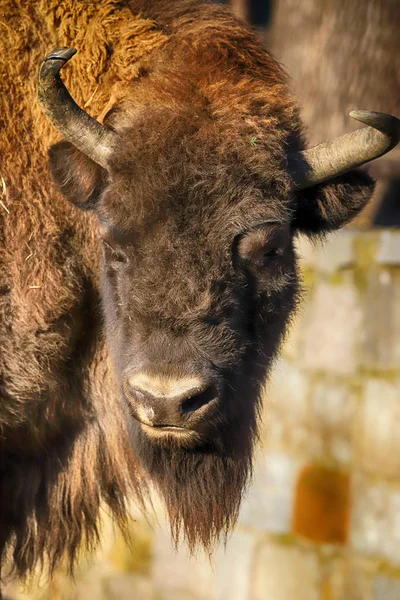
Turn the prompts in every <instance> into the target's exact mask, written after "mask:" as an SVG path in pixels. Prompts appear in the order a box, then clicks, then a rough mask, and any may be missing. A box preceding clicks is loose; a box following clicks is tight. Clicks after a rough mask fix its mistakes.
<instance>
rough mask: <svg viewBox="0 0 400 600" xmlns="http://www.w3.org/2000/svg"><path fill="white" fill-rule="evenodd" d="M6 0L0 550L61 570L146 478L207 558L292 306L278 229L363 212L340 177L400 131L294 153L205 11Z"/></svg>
mask: <svg viewBox="0 0 400 600" xmlns="http://www.w3.org/2000/svg"><path fill="white" fill-rule="evenodd" d="M1 7H2V11H3V13H6V14H7V19H1V23H0V27H1V28H2V29H1V32H2V43H3V45H4V49H3V51H2V52H1V54H0V56H1V59H0V65H1V67H0V68H1V70H0V76H1V81H2V86H3V90H6V91H7V92H6V94H4V93H3V94H2V106H1V113H0V114H1V116H0V119H1V125H2V135H1V139H0V144H1V157H2V162H1V173H0V175H1V182H2V198H1V205H0V206H1V209H0V277H1V279H0V331H1V348H0V398H1V403H0V478H1V486H0V507H1V515H0V554H1V555H2V557H3V558H4V557H5V556H10V557H11V562H12V566H13V568H14V571H15V573H16V574H17V575H19V576H24V575H26V574H27V573H29V572H30V571H31V570H32V569H33V568H34V567H35V566H36V565H37V564H42V563H43V560H45V561H46V563H47V564H48V565H49V568H50V570H52V569H53V568H54V567H55V566H56V565H57V563H58V562H59V561H60V559H61V558H62V557H64V556H65V557H66V558H67V559H68V561H69V564H70V567H71V568H72V567H73V564H74V562H75V560H76V553H77V549H78V547H79V546H80V544H86V546H87V547H89V548H92V547H93V546H94V545H95V544H96V542H97V540H98V535H99V534H98V518H99V510H100V506H101V505H102V504H104V505H106V506H107V507H108V509H109V510H110V512H111V513H112V515H113V516H114V518H115V520H116V521H117V522H118V523H119V524H120V525H121V526H122V527H123V526H124V523H125V522H126V519H127V503H128V502H129V501H130V500H131V499H135V500H136V501H137V502H139V503H140V504H142V505H143V506H144V503H145V502H146V497H147V495H148V490H149V488H150V487H151V486H154V487H155V488H156V489H157V490H158V492H159V494H160V495H161V497H162V498H163V500H164V502H165V505H166V508H167V511H168V515H169V519H170V523H171V531H172V534H173V536H174V538H175V540H177V539H178V538H180V537H181V536H183V537H184V538H186V540H187V542H188V544H189V546H190V547H191V548H194V547H195V546H196V545H197V544H200V545H203V546H204V547H206V548H208V549H209V548H211V547H212V545H213V543H214V542H215V541H216V540H217V539H218V538H219V537H220V536H221V535H222V536H223V535H225V534H226V533H227V531H228V530H229V529H230V528H231V527H232V525H233V524H234V522H235V519H236V517H237V514H238V509H239V505H240V500H241V497H242V495H243V491H244V490H245V488H246V484H247V483H248V481H249V476H250V474H251V465H252V452H253V447H254V443H255V440H256V439H257V422H258V411H259V403H260V390H261V387H262V384H263V383H264V381H265V378H266V376H267V375H268V372H269V370H270V368H271V364H272V362H273V359H274V357H275V356H276V354H277V352H278V349H279V345H280V343H281V341H282V339H283V336H284V334H285V330H286V327H287V325H288V323H289V321H290V318H291V315H292V314H293V311H294V310H295V308H296V305H297V303H298V300H299V294H300V284H299V274H298V266H297V259H296V253H295V250H294V240H295V238H296V236H297V235H298V234H299V233H305V234H307V235H309V236H311V237H320V236H322V235H323V234H325V233H326V232H329V231H331V230H334V229H337V228H339V227H341V226H342V225H344V224H345V223H347V222H348V221H349V220H350V219H351V218H352V217H353V216H354V215H356V214H357V213H358V211H359V210H360V209H361V208H362V207H363V206H364V205H365V203H366V202H367V201H368V199H369V198H370V196H371V193H372V190H373V183H372V181H371V179H370V178H369V176H368V175H366V174H365V173H363V172H362V171H359V170H354V169H353V167H357V166H359V165H361V164H363V163H364V162H366V161H368V160H370V159H372V158H374V157H376V156H378V155H380V154H383V153H384V152H386V151H387V150H389V149H390V148H391V147H393V145H395V144H396V143H397V141H398V138H399V122H398V121H397V120H396V119H395V118H392V117H390V116H387V115H382V114H378V113H371V112H366V111H358V112H355V113H354V117H355V118H356V119H358V120H359V121H361V122H362V123H365V124H367V125H368V126H367V127H365V128H361V129H360V130H358V131H356V132H354V133H353V134H350V135H348V136H346V137H343V138H339V139H335V140H332V141H330V142H327V143H324V144H321V145H320V146H319V147H315V148H311V149H308V150H305V149H304V148H305V138H304V135H303V133H302V124H301V121H300V118H299V111H298V107H297V104H296V101H295V99H294V98H293V96H292V94H291V92H290V90H289V86H288V82H287V79H286V76H285V74H284V72H283V71H282V69H281V67H280V66H279V65H278V64H277V63H276V62H275V60H274V59H273V58H272V57H271V56H270V55H269V54H268V53H267V52H266V51H265V50H264V48H263V46H262V44H261V42H260V41H259V40H258V39H257V37H256V36H255V35H254V34H253V33H252V31H251V30H250V29H248V28H247V27H246V26H245V25H244V24H242V23H240V21H238V20H237V19H235V18H234V17H233V16H232V15H231V14H230V12H229V11H228V10H227V9H226V8H224V7H221V6H216V5H213V4H211V3H208V2H201V1H199V0H174V1H172V0H157V1H155V0H154V1H145V0H143V1H136V0H131V1H128V2H126V1H125V0H124V1H119V0H97V1H95V2H86V1H84V0H65V1H64V2H62V3H59V2H56V1H54V0H50V1H49V0H35V1H33V0H28V1H26V0H2V2H1ZM72 46H76V47H77V48H79V50H80V51H79V53H78V54H77V57H76V58H74V60H73V61H72V63H71V66H67V67H65V64H66V63H67V62H68V61H69V60H70V59H71V57H72V56H73V54H74V50H72V49H71V47H72ZM54 47H57V49H56V50H53V51H51V52H50V53H49V51H50V50H51V49H52V48H54ZM44 56H47V58H46V59H45V60H44V61H43V62H42V64H41V67H40V72H39V79H38V90H37V91H38V96H39V100H40V103H41V105H42V107H43V108H44V113H42V112H41V108H40V106H39V103H38V102H37V101H36V89H35V87H36V72H37V67H38V65H39V63H40V62H41V60H42V58H43V57H44ZM61 69H63V78H64V80H65V82H66V85H64V83H63V81H62V80H61V78H60V75H59V71H60V70H61ZM67 87H68V88H69V89H70V90H71V92H72V93H73V95H74V97H75V100H76V101H75V100H73V99H72V97H71V96H70V94H69V92H68V91H67ZM80 106H81V107H82V108H80ZM89 113H90V114H89ZM90 115H93V116H90ZM94 116H96V117H97V119H95V118H94ZM52 124H53V125H55V128H54V127H53V125H52ZM56 130H58V133H57V131H56ZM60 134H62V136H63V138H64V139H62V140H61V141H60ZM57 140H58V141H57ZM47 154H48V157H47Z"/></svg>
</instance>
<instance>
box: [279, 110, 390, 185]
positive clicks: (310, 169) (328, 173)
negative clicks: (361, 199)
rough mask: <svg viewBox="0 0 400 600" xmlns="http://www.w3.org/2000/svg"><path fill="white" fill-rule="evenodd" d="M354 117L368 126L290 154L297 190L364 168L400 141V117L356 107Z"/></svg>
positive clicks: (289, 159)
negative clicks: (354, 169) (356, 168)
mask: <svg viewBox="0 0 400 600" xmlns="http://www.w3.org/2000/svg"><path fill="white" fill-rule="evenodd" d="M350 116H351V117H353V119H356V120H357V121H360V122H361V123H365V125H368V127H364V128H363V129H358V130H357V131H353V132H352V133H346V134H345V135H342V136H340V137H338V138H335V139H334V140H331V141H330V142H324V143H322V144H319V145H318V146H314V148H310V149H308V150H303V151H302V152H294V153H293V154H291V155H289V158H288V168H289V172H290V174H291V176H292V179H293V181H294V187H295V189H296V190H303V189H305V188H309V187H312V186H313V185H316V184H317V183H321V182H323V181H326V180H328V179H332V178H333V177H337V176H338V175H341V174H342V173H345V172H346V171H349V170H350V169H353V168H355V167H360V166H361V165H363V164H364V163H366V162H369V161H370V160H373V159H374V158H378V157H379V156H382V155H383V154H386V152H389V150H391V149H392V148H394V147H395V146H396V145H397V144H398V142H399V140H400V119H398V118H397V117H393V116H392V115H387V114H385V113H379V112H374V111H370V110H353V111H351V113H350Z"/></svg>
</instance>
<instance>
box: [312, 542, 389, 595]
mask: <svg viewBox="0 0 400 600" xmlns="http://www.w3.org/2000/svg"><path fill="white" fill-rule="evenodd" d="M342 565H343V573H342V581H341V582H339V581H338V582H337V583H338V585H337V586H334V587H333V588H331V589H330V590H329V592H330V594H331V595H329V594H326V596H322V598H323V600H325V598H326V599H327V600H367V599H368V600H371V599H372V588H371V585H372V577H373V574H374V573H375V572H376V569H377V566H376V563H375V562H373V561H369V560H367V559H365V558H361V557H359V556H357V555H352V554H351V553H350V552H346V554H345V562H344V561H343V563H342ZM382 600H384V599H383V598H382Z"/></svg>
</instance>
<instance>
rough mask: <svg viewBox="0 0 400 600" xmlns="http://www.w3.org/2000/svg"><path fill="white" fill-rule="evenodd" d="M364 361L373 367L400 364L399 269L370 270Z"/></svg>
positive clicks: (392, 367)
mask: <svg viewBox="0 0 400 600" xmlns="http://www.w3.org/2000/svg"><path fill="white" fill-rule="evenodd" d="M364 313H365V319H364V324H363V327H362V330H363V352H362V361H363V364H364V366H365V367H368V368H372V369H398V368H399V366H400V270H398V271H394V270H393V269H392V270H389V269H380V270H379V269H371V271H370V272H369V273H368V280H367V292H366V299H365V308H364Z"/></svg>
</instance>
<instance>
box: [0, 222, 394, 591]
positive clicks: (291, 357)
mask: <svg viewBox="0 0 400 600" xmlns="http://www.w3.org/2000/svg"><path fill="white" fill-rule="evenodd" d="M298 246H299V254H300V256H301V264H302V269H303V275H304V301H303V305H302V309H301V311H300V313H299V315H298V318H297V320H296V322H295V323H294V324H293V327H292V330H291V333H290V336H289V338H288V340H287V343H286V345H285V347H284V349H283V353H282V357H281V359H280V360H279V361H278V363H277V364H276V366H275V369H274V374H273V377H272V380H271V382H270V383H269V385H268V387H267V391H266V399H265V411H264V412H265V415H264V424H263V430H262V440H261V442H262V443H261V444H260V448H259V451H258V455H257V464H256V473H255V478H254V482H253V485H252V487H251V489H250V490H249V494H248V497H247V499H246V501H245V502H244V504H243V509H242V512H241V516H240V520H239V523H238V525H237V527H236V530H235V532H234V533H233V535H232V537H231V538H230V540H229V542H228V544H227V547H226V550H224V548H222V547H221V548H218V549H217V551H216V553H215V555H214V557H213V558H212V559H211V561H210V560H209V558H208V557H206V556H199V557H197V558H190V557H189V556H188V555H187V553H185V551H184V550H183V549H182V550H181V551H180V552H179V553H176V552H175V551H174V550H173V548H172V547H171V545H170V538H169V534H168V530H167V527H166V526H165V524H164V522H163V517H162V513H161V512H160V513H159V521H160V522H159V523H155V524H151V523H147V522H146V521H144V520H143V518H141V517H140V516H136V517H135V520H133V521H132V533H133V536H134V538H135V540H136V541H135V543H134V545H133V549H131V550H130V549H129V548H128V547H127V546H126V544H125V543H124V542H123V540H122V539H121V537H120V536H119V535H117V536H115V535H114V534H113V533H112V531H111V528H110V525H109V524H107V523H106V526H105V532H104V544H103V548H102V551H101V552H100V553H99V554H98V556H97V557H96V558H94V559H93V558H92V559H91V560H90V561H86V560H83V561H82V564H81V568H80V570H79V572H78V574H77V582H76V585H75V586H73V585H72V584H71V583H70V582H69V581H68V579H67V578H66V576H65V575H64V574H63V573H62V572H60V573H58V574H57V577H56V579H55V580H54V582H53V583H52V584H51V585H50V586H49V585H48V584H47V583H46V582H45V581H41V582H38V581H36V582H34V583H33V585H32V586H31V588H30V589H29V590H27V589H25V590H24V589H23V588H21V587H18V586H13V587H12V588H11V587H9V588H8V589H7V590H6V591H7V593H6V596H7V594H8V596H9V598H11V599H12V600H27V599H30V600H130V599H135V600H136V599H137V600H294V599H296V600H398V599H399V598H400V232H399V231H395V230H386V231H376V232H368V233H360V232H353V231H351V230H344V231H342V232H341V233H339V234H337V235H336V236H335V237H334V236H331V237H330V238H329V241H328V242H327V243H326V244H325V245H324V246H323V247H322V248H321V247H318V248H317V247H313V245H312V244H310V243H309V242H307V241H305V240H304V239H302V240H300V242H299V244H298Z"/></svg>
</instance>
